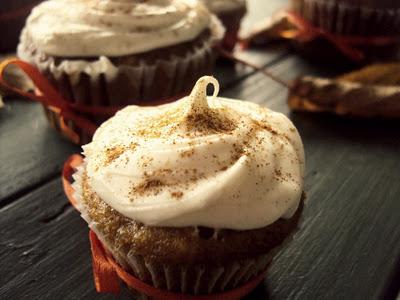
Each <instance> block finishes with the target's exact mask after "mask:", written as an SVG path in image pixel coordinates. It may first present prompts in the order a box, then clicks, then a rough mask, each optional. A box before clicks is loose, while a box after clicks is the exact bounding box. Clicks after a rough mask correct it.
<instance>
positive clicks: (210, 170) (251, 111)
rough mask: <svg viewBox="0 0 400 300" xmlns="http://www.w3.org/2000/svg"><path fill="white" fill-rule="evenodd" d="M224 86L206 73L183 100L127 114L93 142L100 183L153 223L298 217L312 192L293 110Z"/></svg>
mask: <svg viewBox="0 0 400 300" xmlns="http://www.w3.org/2000/svg"><path fill="white" fill-rule="evenodd" d="M208 83H212V84H213V85H214V96H213V97H206V87H207V84H208ZM217 93H218V82H217V81H216V80H215V79H214V78H212V77H202V78H201V79H200V80H199V81H198V82H197V84H196V86H195V88H194V89H193V92H192V93H191V95H190V96H188V97H186V98H183V99H181V100H179V101H177V102H174V103H170V104H166V105H162V106H158V107H138V106H128V107H127V108H125V109H123V110H121V111H120V112H118V113H117V114H116V116H114V117H113V118H111V119H110V120H108V121H107V122H105V123H104V124H103V125H102V126H101V127H100V128H99V129H98V130H97V131H96V134H95V135H94V138H93V141H92V143H90V144H88V145H86V146H84V147H83V149H84V155H85V157H86V158H85V161H86V163H87V168H86V171H87V176H88V183H89V185H90V187H91V188H92V189H93V190H94V191H95V192H96V193H97V194H98V195H99V196H100V197H101V198H102V199H103V200H104V201H105V202H106V203H108V204H109V205H110V206H111V207H113V208H114V209H115V210H117V211H118V212H120V213H121V214H123V215H125V216H127V217H129V218H131V219H133V220H136V221H140V222H142V223H144V224H147V225H154V226H172V227H181V226H207V227H213V228H229V229H237V230H246V229H254V228H260V227H264V226H266V225H268V224H271V223H273V222H274V221H276V220H277V219H279V218H281V217H283V218H290V217H291V216H292V215H293V214H294V212H295V211H296V209H297V207H298V205H299V201H300V199H301V195H302V191H303V175H304V152H303V146H302V142H301V139H300V136H299V134H298V132H297V130H296V129H295V127H294V126H293V124H292V123H291V122H290V121H289V119H287V118H286V117H285V116H284V115H283V114H280V113H276V112H273V111H271V110H269V109H266V108H263V107H260V106H258V105H256V104H253V103H249V102H243V101H239V100H231V99H224V98H216V97H215V96H216V94H217Z"/></svg>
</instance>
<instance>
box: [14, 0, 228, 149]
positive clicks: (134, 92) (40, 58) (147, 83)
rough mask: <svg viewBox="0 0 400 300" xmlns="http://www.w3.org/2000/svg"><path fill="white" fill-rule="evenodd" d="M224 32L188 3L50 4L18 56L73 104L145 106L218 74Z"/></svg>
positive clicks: (71, 0) (37, 12) (31, 21)
mask: <svg viewBox="0 0 400 300" xmlns="http://www.w3.org/2000/svg"><path fill="white" fill-rule="evenodd" d="M222 31H223V30H222V29H221V26H220V24H219V23H218V21H216V19H215V18H213V17H212V15H211V14H210V13H209V12H208V11H207V9H206V8H205V7H204V6H203V5H202V4H200V3H195V2H193V1H188V0H176V1H172V0H163V1H151V0H150V1H138V0H132V1H118V0H101V1H100V0H89V1H81V0H58V1H46V2H43V3H42V4H40V5H39V6H37V7H36V8H35V9H34V10H33V11H32V13H31V15H30V16H29V18H28V20H27V22H26V26H25V28H24V30H23V32H22V35H21V39H20V44H19V47H18V55H19V57H20V58H22V59H24V60H26V61H28V62H30V63H32V64H33V65H35V66H36V67H38V68H39V70H40V71H41V72H42V73H43V74H44V75H45V76H46V78H47V79H48V80H49V81H50V82H51V83H52V84H53V85H54V86H55V87H56V88H57V89H58V90H59V91H60V92H61V94H62V96H63V97H64V98H65V99H66V100H68V101H70V102H71V103H76V104H79V105H84V106H89V107H91V106H94V107H98V106H101V107H121V106H124V105H127V104H133V103H135V104H140V105H145V104H147V103H148V102H151V101H157V100H160V99H166V98H170V97H174V96H177V95H179V94H182V93H185V92H187V91H188V90H190V88H191V86H192V85H193V84H194V82H195V80H196V78H198V77H199V76H200V75H203V74H207V73H210V72H211V70H212V68H213V66H214V54H213V50H212V47H213V45H214V44H215V42H216V41H218V39H219V38H220V37H221V35H222ZM51 114H52V113H51ZM53 117H55V118H54V120H55V121H57V120H58V118H57V116H53ZM94 120H95V121H100V122H101V121H103V120H104V118H103V119H100V120H98V118H94ZM55 123H56V122H55ZM69 125H70V126H73V125H74V124H69ZM74 129H75V130H76V129H77V128H74ZM81 142H85V141H81Z"/></svg>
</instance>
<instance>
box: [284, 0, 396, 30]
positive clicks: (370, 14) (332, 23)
mask: <svg viewBox="0 0 400 300" xmlns="http://www.w3.org/2000/svg"><path fill="white" fill-rule="evenodd" d="M291 3H292V4H291V8H292V9H293V10H294V11H295V12H297V13H299V14H300V15H301V16H302V17H304V18H305V19H307V20H309V21H310V22H311V23H313V25H314V26H316V27H319V28H322V29H324V30H326V31H329V32H331V33H334V34H340V35H358V36H388V35H396V34H399V33H400V8H399V9H395V8H393V9H385V8H383V9H376V8H370V7H366V6H362V5H352V4H346V3H339V2H337V1H323V0H292V1H291Z"/></svg>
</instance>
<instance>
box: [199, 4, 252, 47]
mask: <svg viewBox="0 0 400 300" xmlns="http://www.w3.org/2000/svg"><path fill="white" fill-rule="evenodd" d="M201 1H202V2H203V3H204V4H205V5H206V6H207V7H208V9H209V10H210V11H211V12H212V13H214V14H216V15H217V16H218V18H219V19H220V20H221V22H222V23H223V24H224V27H225V28H226V32H225V37H224V39H223V42H222V45H223V46H224V48H225V49H227V50H233V48H234V47H235V45H236V42H237V40H238V32H239V29H240V22H241V21H242V18H243V17H244V15H245V14H246V11H247V8H246V1H245V0H201Z"/></svg>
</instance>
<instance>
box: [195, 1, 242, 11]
mask: <svg viewBox="0 0 400 300" xmlns="http://www.w3.org/2000/svg"><path fill="white" fill-rule="evenodd" d="M200 1H201V2H203V3H204V5H205V6H207V8H208V9H209V10H210V11H211V12H213V13H216V14H218V13H221V12H226V11H231V10H235V9H238V8H242V7H246V0H200Z"/></svg>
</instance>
